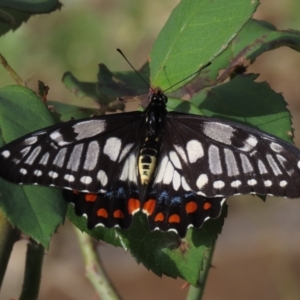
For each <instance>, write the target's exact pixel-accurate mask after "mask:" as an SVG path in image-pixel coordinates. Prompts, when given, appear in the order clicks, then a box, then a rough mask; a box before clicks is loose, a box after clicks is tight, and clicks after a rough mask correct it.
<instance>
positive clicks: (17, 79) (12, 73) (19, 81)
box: [0, 53, 25, 86]
mask: <svg viewBox="0 0 300 300" xmlns="http://www.w3.org/2000/svg"><path fill="white" fill-rule="evenodd" d="M0 63H1V64H2V66H3V67H4V69H5V70H6V71H7V73H8V74H9V75H10V76H11V77H12V79H13V80H14V81H15V82H16V83H17V84H18V85H21V86H25V83H24V82H23V80H22V79H21V78H20V76H19V75H18V74H17V73H16V71H15V70H14V69H13V68H12V67H11V66H10V65H9V64H8V62H7V60H6V59H5V58H4V56H3V55H2V54H1V53H0Z"/></svg>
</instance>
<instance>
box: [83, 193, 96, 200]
mask: <svg viewBox="0 0 300 300" xmlns="http://www.w3.org/2000/svg"><path fill="white" fill-rule="evenodd" d="M97 197H98V195H97V194H86V195H85V201H87V202H95V201H96V199H97Z"/></svg>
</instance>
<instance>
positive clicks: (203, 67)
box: [164, 62, 211, 93]
mask: <svg viewBox="0 0 300 300" xmlns="http://www.w3.org/2000/svg"><path fill="white" fill-rule="evenodd" d="M210 64H211V62H208V63H207V64H206V65H204V66H202V67H201V68H200V69H199V70H198V71H196V72H195V73H193V74H190V75H189V76H187V77H185V78H183V79H182V80H180V81H178V82H176V83H175V84H173V85H171V86H170V87H168V88H167V89H166V90H164V93H165V92H166V91H168V90H170V89H171V88H173V87H174V86H176V85H177V84H179V83H181V82H183V81H185V80H187V79H188V78H190V77H192V76H194V75H195V74H198V73H200V72H201V71H202V70H203V69H205V68H206V67H208V66H209V65H210Z"/></svg>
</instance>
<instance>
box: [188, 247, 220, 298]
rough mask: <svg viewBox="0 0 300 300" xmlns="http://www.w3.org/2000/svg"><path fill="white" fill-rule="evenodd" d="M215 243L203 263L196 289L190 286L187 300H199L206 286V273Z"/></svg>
mask: <svg viewBox="0 0 300 300" xmlns="http://www.w3.org/2000/svg"><path fill="white" fill-rule="evenodd" d="M215 245H216V241H215V242H214V243H213V246H212V247H211V249H210V251H209V252H208V257H207V259H204V261H203V269H202V271H201V272H200V274H199V280H198V285H199V286H198V287H194V286H190V288H189V293H188V295H187V298H186V299H187V300H201V299H202V296H203V292H204V288H205V285H206V280H207V276H208V272H209V270H210V268H211V261H212V257H213V254H214V250H215Z"/></svg>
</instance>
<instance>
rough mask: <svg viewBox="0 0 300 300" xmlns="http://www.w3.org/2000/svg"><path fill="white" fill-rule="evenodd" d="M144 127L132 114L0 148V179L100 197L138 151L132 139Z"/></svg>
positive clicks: (72, 125) (56, 129)
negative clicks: (54, 187) (94, 194)
mask: <svg viewBox="0 0 300 300" xmlns="http://www.w3.org/2000/svg"><path fill="white" fill-rule="evenodd" d="M142 123H143V120H142V119H141V113H139V112H135V113H129V114H125V115H123V117H122V118H121V119H120V117H119V116H118V115H110V116H109V118H107V116H104V117H96V118H92V119H85V120H81V121H71V122H67V123H63V124H59V125H56V126H53V127H49V128H48V129H46V130H42V131H38V132H35V133H32V134H30V135H28V136H26V137H24V138H21V139H19V140H16V141H14V142H13V143H10V144H9V145H8V146H5V147H3V148H2V149H1V152H0V165H1V169H0V175H1V176H2V177H4V178H6V179H7V180H9V181H11V182H15V183H23V184H28V183H29V184H33V183H36V184H41V185H51V186H56V187H60V188H66V189H73V190H77V191H86V192H90V193H98V192H101V191H103V190H105V189H106V186H107V183H108V181H111V179H112V178H114V179H117V178H118V177H119V175H120V172H122V168H123V165H124V163H125V162H126V161H127V160H128V156H130V154H131V153H134V152H136V148H137V146H136V144H135V143H136V140H139V139H140V138H141V136H142V135H143V134H144V130H143V128H144V126H143V125H142ZM109 179H110V180H109Z"/></svg>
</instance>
